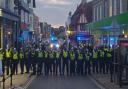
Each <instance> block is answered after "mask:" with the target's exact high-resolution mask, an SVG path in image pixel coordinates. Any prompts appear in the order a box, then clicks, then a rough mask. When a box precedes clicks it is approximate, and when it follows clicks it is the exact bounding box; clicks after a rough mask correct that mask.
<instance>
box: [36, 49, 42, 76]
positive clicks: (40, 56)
mask: <svg viewBox="0 0 128 89" xmlns="http://www.w3.org/2000/svg"><path fill="white" fill-rule="evenodd" d="M42 67H43V52H42V50H41V49H39V51H38V69H37V74H38V75H41V73H42Z"/></svg>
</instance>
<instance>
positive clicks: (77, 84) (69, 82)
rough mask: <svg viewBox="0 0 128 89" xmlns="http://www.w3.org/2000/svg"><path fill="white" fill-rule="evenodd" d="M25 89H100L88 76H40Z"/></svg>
mask: <svg viewBox="0 0 128 89" xmlns="http://www.w3.org/2000/svg"><path fill="white" fill-rule="evenodd" d="M27 89H100V88H99V87H97V86H96V85H95V83H94V82H93V81H91V79H90V78H89V77H87V76H86V77H60V76H40V77H37V78H35V79H34V80H33V81H32V83H31V84H30V85H29V86H28V88H27Z"/></svg>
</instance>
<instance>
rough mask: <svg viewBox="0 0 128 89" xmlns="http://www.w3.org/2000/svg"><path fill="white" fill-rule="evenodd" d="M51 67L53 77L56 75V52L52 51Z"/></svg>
mask: <svg viewBox="0 0 128 89" xmlns="http://www.w3.org/2000/svg"><path fill="white" fill-rule="evenodd" d="M52 65H53V75H55V74H56V52H55V51H53V60H52Z"/></svg>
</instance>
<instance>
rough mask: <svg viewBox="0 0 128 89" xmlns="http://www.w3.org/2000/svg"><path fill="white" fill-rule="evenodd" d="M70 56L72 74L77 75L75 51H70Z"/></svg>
mask: <svg viewBox="0 0 128 89" xmlns="http://www.w3.org/2000/svg"><path fill="white" fill-rule="evenodd" d="M69 55H70V56H69V57H70V75H71V76H72V75H75V60H76V59H75V52H73V50H72V51H70V53H69Z"/></svg>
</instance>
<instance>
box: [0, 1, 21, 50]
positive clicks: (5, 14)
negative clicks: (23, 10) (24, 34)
mask: <svg viewBox="0 0 128 89" xmlns="http://www.w3.org/2000/svg"><path fill="white" fill-rule="evenodd" d="M15 7H16V5H15V3H14V0H0V47H2V48H6V47H16V46H17V37H18V34H17V31H18V28H19V25H18V24H19V16H18V13H17V11H16V10H15Z"/></svg>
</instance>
